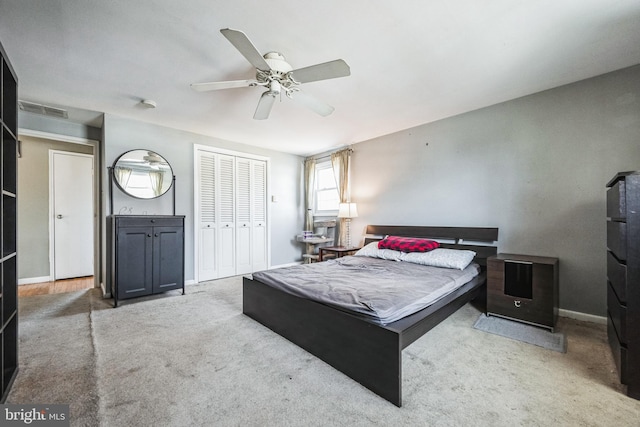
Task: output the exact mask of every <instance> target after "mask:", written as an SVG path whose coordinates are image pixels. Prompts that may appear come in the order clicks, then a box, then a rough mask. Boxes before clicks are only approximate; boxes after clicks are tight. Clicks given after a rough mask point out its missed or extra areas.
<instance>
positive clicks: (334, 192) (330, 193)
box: [314, 161, 340, 215]
mask: <svg viewBox="0 0 640 427" xmlns="http://www.w3.org/2000/svg"><path fill="white" fill-rule="evenodd" d="M315 182H316V189H315V209H314V214H315V215H337V213H338V206H339V204H340V196H339V195H338V185H337V183H336V178H335V177H334V175H333V167H332V166H331V162H330V161H327V162H322V163H317V164H316V180H315Z"/></svg>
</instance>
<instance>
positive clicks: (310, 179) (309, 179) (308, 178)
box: [304, 158, 316, 231]
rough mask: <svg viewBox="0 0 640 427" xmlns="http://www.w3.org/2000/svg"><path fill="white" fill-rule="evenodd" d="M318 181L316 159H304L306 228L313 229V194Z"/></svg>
mask: <svg viewBox="0 0 640 427" xmlns="http://www.w3.org/2000/svg"><path fill="white" fill-rule="evenodd" d="M315 181H316V159H313V158H308V159H305V161H304V184H305V192H304V208H305V209H306V214H305V217H304V229H305V230H311V231H313V195H314V191H315V187H316V186H315Z"/></svg>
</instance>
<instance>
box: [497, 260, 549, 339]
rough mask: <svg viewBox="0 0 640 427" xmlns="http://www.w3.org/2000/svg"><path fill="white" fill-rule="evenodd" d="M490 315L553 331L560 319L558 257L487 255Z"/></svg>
mask: <svg viewBox="0 0 640 427" xmlns="http://www.w3.org/2000/svg"><path fill="white" fill-rule="evenodd" d="M487 315H495V316H500V317H506V318H508V319H512V320H517V321H521V322H525V323H530V324H533V325H536V326H542V327H545V328H549V329H551V330H552V331H553V328H554V327H555V324H556V320H557V318H558V258H551V257H541V256H531V255H516V254H498V255H493V256H490V257H489V258H487Z"/></svg>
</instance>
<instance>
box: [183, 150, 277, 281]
mask: <svg viewBox="0 0 640 427" xmlns="http://www.w3.org/2000/svg"><path fill="white" fill-rule="evenodd" d="M198 151H207V152H210V153H214V154H222V155H228V156H234V157H242V158H245V159H252V160H259V161H264V162H265V163H266V168H267V170H266V180H267V187H266V200H265V203H266V216H267V265H268V266H270V265H271V203H269V201H270V200H271V158H270V157H265V156H260V155H257V154H250V153H244V152H242V151H234V150H227V149H224V148H217V147H212V146H210V145H202V144H193V279H194V282H195V283H200V278H199V275H200V270H199V269H200V265H199V263H200V261H199V260H200V226H199V218H200V179H199V178H200V177H199V170H198ZM234 165H235V160H234ZM234 167H235V166H234Z"/></svg>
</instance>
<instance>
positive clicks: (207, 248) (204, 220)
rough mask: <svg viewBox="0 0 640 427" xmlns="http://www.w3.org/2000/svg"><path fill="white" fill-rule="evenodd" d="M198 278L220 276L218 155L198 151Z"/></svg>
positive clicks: (206, 278) (208, 278)
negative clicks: (217, 246)
mask: <svg viewBox="0 0 640 427" xmlns="http://www.w3.org/2000/svg"><path fill="white" fill-rule="evenodd" d="M197 167H198V172H199V175H198V177H199V180H198V181H199V186H200V188H199V190H198V193H199V194H198V199H199V206H198V230H199V233H200V234H199V236H198V246H199V247H198V280H199V281H204V280H212V279H216V278H217V277H218V269H217V262H218V260H217V257H216V238H217V223H216V155H215V154H212V153H208V152H205V151H198V165H197Z"/></svg>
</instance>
